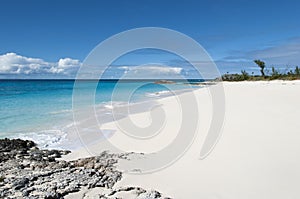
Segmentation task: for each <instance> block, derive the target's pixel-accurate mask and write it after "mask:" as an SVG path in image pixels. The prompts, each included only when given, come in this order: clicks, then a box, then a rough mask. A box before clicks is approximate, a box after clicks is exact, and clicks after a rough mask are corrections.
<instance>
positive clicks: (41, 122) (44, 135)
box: [0, 80, 191, 147]
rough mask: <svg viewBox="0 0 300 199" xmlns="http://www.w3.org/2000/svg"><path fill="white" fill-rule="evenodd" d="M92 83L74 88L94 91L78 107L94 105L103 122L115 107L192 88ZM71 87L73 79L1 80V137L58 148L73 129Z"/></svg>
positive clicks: (146, 83) (85, 92)
mask: <svg viewBox="0 0 300 199" xmlns="http://www.w3.org/2000/svg"><path fill="white" fill-rule="evenodd" d="M95 84H97V82H95V81H80V84H79V85H78V87H77V89H78V90H79V91H80V97H82V99H84V98H85V96H87V95H89V94H91V93H92V94H94V93H95V95H94V104H91V103H86V102H85V101H84V100H82V104H80V108H84V107H86V106H95V109H96V111H97V115H98V116H99V118H100V120H101V122H103V123H105V122H108V121H110V120H111V115H110V113H111V109H112V108H113V107H114V106H123V105H127V104H128V103H129V104H133V103H140V102H143V101H147V100H153V99H157V98H160V97H164V96H169V95H172V92H170V91H172V90H182V89H190V88H191V86H190V85H186V84H183V83H182V82H179V83H176V84H168V85H161V84H154V83H153V81H126V82H121V83H120V82H119V83H118V81H114V80H110V81H101V82H99V83H98V84H97V86H96V89H94V88H93V87H94V85H95ZM73 88H74V80H1V81H0V102H1V104H0V137H2V138H3V137H20V138H26V139H31V140H34V141H36V142H37V143H39V144H40V145H41V146H44V147H49V146H51V147H57V146H58V145H59V143H60V141H61V140H63V139H64V138H65V137H66V132H68V131H72V128H73V127H72V125H73V123H74V121H73V111H76V110H74V109H73V106H72V97H73ZM114 89H117V90H114ZM132 91H134V92H133V93H131V92H132ZM128 93H131V94H130V95H129V94H128ZM112 96H113V97H112ZM128 96H130V98H129V99H128ZM147 106H148V105H145V104H144V105H140V107H147ZM136 110H139V111H142V109H141V108H139V109H136Z"/></svg>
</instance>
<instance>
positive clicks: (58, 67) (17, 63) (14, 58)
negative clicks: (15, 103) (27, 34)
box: [0, 53, 81, 78]
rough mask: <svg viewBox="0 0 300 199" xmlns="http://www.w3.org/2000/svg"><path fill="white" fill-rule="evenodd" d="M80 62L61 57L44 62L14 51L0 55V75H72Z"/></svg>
mask: <svg viewBox="0 0 300 199" xmlns="http://www.w3.org/2000/svg"><path fill="white" fill-rule="evenodd" d="M80 65H81V63H80V61H79V60H77V59H71V58H61V59H59V60H58V62H46V61H44V60H43V59H40V58H31V57H25V56H21V55H18V54H16V53H6V54H3V55H0V75H1V76H4V77H6V78H9V77H12V78H18V77H19V78H25V77H27V78H31V77H32V78H34V77H49V78H53V77H58V78H59V77H65V78H67V77H73V76H74V74H75V73H76V72H77V70H78V68H79V67H80Z"/></svg>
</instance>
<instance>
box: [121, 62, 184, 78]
mask: <svg viewBox="0 0 300 199" xmlns="http://www.w3.org/2000/svg"><path fill="white" fill-rule="evenodd" d="M118 68H119V69H123V70H125V74H126V77H128V78H148V79H155V78H174V77H178V76H180V75H181V72H182V70H183V68H180V67H169V66H159V65H143V66H121V67H118Z"/></svg>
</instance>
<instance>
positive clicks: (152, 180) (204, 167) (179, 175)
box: [0, 80, 300, 199]
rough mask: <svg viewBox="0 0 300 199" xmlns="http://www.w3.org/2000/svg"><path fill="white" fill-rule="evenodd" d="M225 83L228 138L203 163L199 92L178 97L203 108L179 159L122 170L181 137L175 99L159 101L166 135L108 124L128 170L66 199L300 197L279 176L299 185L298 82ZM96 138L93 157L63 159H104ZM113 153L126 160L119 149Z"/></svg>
mask: <svg viewBox="0 0 300 199" xmlns="http://www.w3.org/2000/svg"><path fill="white" fill-rule="evenodd" d="M222 84H223V86H224V90H225V97H226V98H225V100H226V119H225V123H224V127H223V132H222V137H221V139H220V140H219V142H218V143H217V145H216V146H215V148H214V150H213V151H212V153H211V154H210V155H209V156H208V157H206V158H205V159H204V160H199V154H200V149H201V146H202V145H203V141H204V140H205V137H206V133H205V132H207V130H208V129H209V124H210V121H211V118H212V112H211V111H212V109H211V107H212V104H211V102H210V95H209V92H207V89H203V88H201V89H195V90H194V91H192V92H186V93H181V94H180V95H183V96H186V97H187V98H189V96H190V95H195V96H197V98H198V109H199V110H201V111H200V112H199V120H200V121H201V125H200V127H199V132H198V133H199V134H198V135H197V136H196V137H195V140H194V141H193V142H192V145H191V146H190V147H189V148H188V150H187V151H186V152H185V153H184V155H183V156H182V157H181V158H179V159H178V160H177V161H176V162H174V163H173V164H171V165H169V166H168V167H166V168H162V169H159V170H157V171H156V172H153V173H140V174H138V173H136V174H132V173H131V172H128V170H124V163H126V161H132V162H133V164H134V161H136V160H137V159H140V158H146V159H147V158H148V157H150V156H149V155H150V154H152V153H158V152H159V151H160V150H161V149H163V148H164V147H165V146H167V145H168V144H170V143H171V142H172V140H173V139H174V138H175V137H176V135H175V133H176V132H177V131H176V130H177V129H178V128H179V127H180V117H177V116H178V115H180V111H179V109H178V106H176V96H168V97H164V98H160V99H156V101H158V103H159V104H160V105H161V107H163V108H164V110H165V112H166V118H167V121H166V124H165V125H164V129H163V130H162V131H161V132H160V134H159V135H156V136H154V137H153V138H151V140H138V141H136V140H134V139H132V138H130V139H127V138H126V134H124V133H123V132H122V131H120V129H118V126H117V125H116V124H115V123H114V122H109V123H105V124H103V126H102V128H103V129H105V130H113V131H114V133H113V135H111V136H110V137H108V138H107V140H108V141H110V142H111V143H113V144H114V145H116V146H117V147H119V148H120V149H122V150H123V151H124V153H123V154H126V155H128V156H127V159H126V158H125V159H122V158H121V159H118V161H117V164H116V165H114V168H115V169H116V170H117V171H119V172H121V173H122V178H120V180H117V181H116V182H115V183H114V185H113V189H111V190H109V191H108V190H103V189H102V188H101V187H100V188H99V187H94V188H93V189H92V190H90V189H88V188H86V187H85V186H82V187H81V188H80V190H78V191H76V192H74V193H69V194H68V195H66V198H82V197H83V195H84V194H87V196H90V197H93V196H98V195H99V194H100V193H101V194H102V193H103V194H106V197H107V198H109V197H110V196H109V194H111V193H112V192H114V193H115V194H116V195H118V196H120V197H121V198H130V197H133V198H135V197H136V198H137V197H138V195H137V193H140V194H142V193H145V194H146V195H147V194H148V196H149V195H151V196H153V198H160V197H161V198H162V195H163V194H165V195H167V196H170V197H172V198H173V197H174V198H194V197H195V196H196V195H197V197H199V198H215V197H216V196H220V197H225V198H245V199H248V198H249V199H250V198H260V196H262V195H264V196H265V197H264V198H270V199H271V198H272V199H277V198H278V199H279V198H282V197H289V198H297V197H296V196H297V195H298V194H300V193H299V191H297V190H298V189H297V187H294V186H290V187H286V186H284V185H285V182H286V181H284V180H283V181H282V180H276V179H289V181H292V182H293V183H291V184H292V185H295V184H297V183H296V182H297V180H298V177H297V176H298V174H299V173H298V172H297V171H298V168H299V166H300V159H299V158H295V157H297V154H299V152H300V146H299V142H298V141H299V140H300V135H299V134H298V130H299V129H300V124H299V123H298V122H297V121H298V120H297V118H299V117H300V111H298V110H300V104H299V103H298V99H300V95H299V90H300V81H299V80H294V81H285V80H273V81H243V82H222ZM210 86H213V85H210ZM204 88H205V87H204ZM129 117H130V118H131V119H132V120H133V121H134V122H135V123H137V124H139V125H141V126H142V127H143V126H147V125H149V121H150V120H149V118H151V117H150V113H149V111H148V112H147V111H146V112H138V113H134V114H130V115H129ZM120 120H124V118H122V119H120ZM94 138H95V137H94ZM94 138H93V137H92V138H91V139H92V140H93V139H94ZM94 140H96V141H95V143H94V144H92V145H89V146H87V147H88V148H89V150H92V153H89V151H87V150H86V148H85V147H84V146H83V147H82V148H81V149H79V150H75V151H72V152H71V153H70V154H68V155H64V156H62V158H58V159H57V161H63V162H64V161H66V162H72V161H73V162H74V161H75V162H76V161H79V159H81V158H85V159H86V158H87V159H89V158H91V157H102V155H103V151H106V150H108V149H107V148H105V147H104V146H103V145H102V144H103V141H97V139H96V138H95V139H94ZM90 152H91V151H90ZM109 153H111V154H115V155H116V156H118V154H119V155H120V153H115V152H114V151H109ZM126 155H125V156H126ZM116 156H115V157H116ZM103 157H104V159H106V158H107V157H106V156H103ZM122 157H124V156H122ZM115 159H117V158H115ZM89 160H91V159H89ZM92 161H93V160H92ZM249 165H252V166H251V167H250V166H249ZM132 169H133V168H132ZM134 169H136V168H134ZM295 174H296V175H295ZM124 187H125V188H124ZM259 187H265V188H266V189H260V188H259ZM0 188H1V187H0ZM275 188H276V189H275ZM270 189H274V192H268V190H270ZM141 190H142V191H141ZM153 190H157V191H159V192H157V191H153ZM253 190H255V193H253ZM161 193H163V194H161ZM140 198H143V197H140ZM148 198H151V197H148Z"/></svg>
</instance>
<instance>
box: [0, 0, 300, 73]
mask: <svg viewBox="0 0 300 199" xmlns="http://www.w3.org/2000/svg"><path fill="white" fill-rule="evenodd" d="M299 8H300V1H298V0H286V1H271V0H214V1H211V0H205V1H201V0H198V1H175V0H160V1H159V0H152V1H150V0H143V1H141V0H139V1H136V0H131V1H122V0H111V1H108V0H105V1H71V0H70V1H67V0H65V1H58V0H52V1H36V0H28V1H21V0H18V1H16V0H9V1H8V0H3V1H1V6H0V21H1V24H0V26H1V29H0V78H18V77H20V78H38V77H42V78H47V77H49V78H52V77H54V78H55V77H58V78H59V77H65V76H69V77H71V76H72V75H73V74H75V73H76V67H78V66H79V65H80V63H81V62H82V61H83V60H84V58H85V57H86V56H87V55H88V53H89V52H90V51H91V50H92V49H93V48H94V47H95V46H96V45H97V44H99V43H100V42H101V41H103V40H105V39H107V38H108V37H110V36H112V35H114V34H116V33H119V32H122V31H125V30H128V29H132V28H139V27H149V26H151V27H164V28H170V29H174V30H176V31H179V32H182V33H184V34H186V35H188V36H190V37H192V38H193V39H195V40H196V41H197V42H199V43H200V44H201V45H202V46H203V47H204V48H205V49H206V50H207V52H208V53H209V54H210V55H211V57H212V58H213V60H214V61H215V62H216V64H217V66H218V67H219V69H220V71H221V72H222V73H225V72H227V71H228V72H239V71H240V70H241V69H246V70H247V71H250V72H251V71H253V72H258V69H256V67H255V65H254V64H253V63H252V60H253V59H263V60H265V61H266V63H267V65H268V66H272V65H274V66H276V67H278V68H281V69H282V70H284V68H286V67H287V66H289V67H293V66H295V65H297V64H299V63H300V21H299V18H300V12H299ZM145 54H147V53H136V56H133V55H131V56H128V58H122V59H120V60H118V61H117V64H118V65H137V64H142V63H148V62H160V61H161V62H164V63H166V60H167V59H169V61H167V62H169V64H171V65H176V66H180V67H184V66H183V65H184V64H183V65H180V64H182V63H181V61H180V60H176V59H174V57H172V56H168V55H162V54H161V55H160V54H159V53H153V51H149V53H148V56H145ZM143 58H144V60H143Z"/></svg>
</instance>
